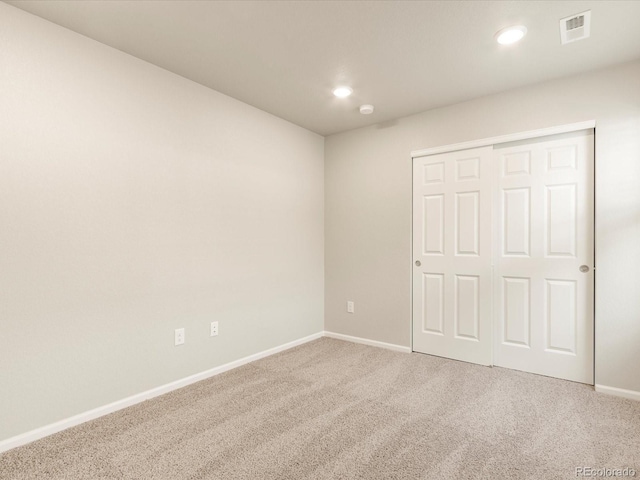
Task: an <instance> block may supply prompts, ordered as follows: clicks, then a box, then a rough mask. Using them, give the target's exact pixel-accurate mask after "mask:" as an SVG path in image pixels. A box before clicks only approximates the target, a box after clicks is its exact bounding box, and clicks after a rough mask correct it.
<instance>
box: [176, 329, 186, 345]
mask: <svg viewBox="0 0 640 480" xmlns="http://www.w3.org/2000/svg"><path fill="white" fill-rule="evenodd" d="M184 337H185V335H184V328H176V331H175V338H174V344H175V346H178V345H183V344H184Z"/></svg>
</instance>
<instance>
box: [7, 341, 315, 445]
mask: <svg viewBox="0 0 640 480" xmlns="http://www.w3.org/2000/svg"><path fill="white" fill-rule="evenodd" d="M322 336H324V332H318V333H314V334H313V335H309V336H308V337H304V338H300V339H298V340H294V341H293V342H289V343H285V344H284V345H279V346H277V347H273V348H270V349H268V350H264V351H262V352H258V353H255V354H253V355H249V356H248V357H244V358H241V359H239V360H235V361H233V362H229V363H225V364H224V365H220V366H219V367H215V368H211V369H209V370H206V371H204V372H200V373H196V374H195V375H191V376H189V377H185V378H182V379H180V380H176V381H175V382H171V383H167V384H165V385H161V386H159V387H156V388H152V389H151V390H147V391H146V392H142V393H138V394H136V395H132V396H130V397H127V398H123V399H122V400H117V401H115V402H113V403H110V404H108V405H103V406H102V407H98V408H94V409H93V410H89V411H88V412H84V413H80V414H78V415H74V416H73V417H69V418H65V419H64V420H60V421H58V422H55V423H51V424H49V425H45V426H44V427H40V428H36V429H35V430H31V431H29V432H26V433H23V434H21V435H17V436H15V437H11V438H8V439H6V440H3V441H1V442H0V453H2V452H6V451H7V450H11V449H13V448H16V447H19V446H21V445H25V444H27V443H31V442H33V441H35V440H39V439H41V438H44V437H48V436H49V435H53V434H54V433H58V432H60V431H62V430H66V429H67V428H71V427H75V426H76V425H80V424H81V423H84V422H88V421H90V420H94V419H96V418H99V417H102V416H104V415H108V414H109V413H113V412H116V411H118V410H122V409H123V408H127V407H130V406H131V405H135V404H137V403H141V402H144V401H145V400H149V399H150V398H154V397H157V396H159V395H163V394H165V393H168V392H171V391H172V390H177V389H178V388H182V387H186V386H187V385H190V384H192V383H196V382H199V381H201V380H205V379H207V378H210V377H213V376H215V375H219V374H221V373H224V372H227V371H229V370H232V369H234V368H237V367H240V366H242V365H246V364H247V363H251V362H255V361H256V360H260V359H261V358H265V357H268V356H270V355H274V354H276V353H279V352H282V351H284V350H288V349H290V348H293V347H297V346H298V345H302V344H303V343H307V342H311V341H312V340H316V339H318V338H321V337H322Z"/></svg>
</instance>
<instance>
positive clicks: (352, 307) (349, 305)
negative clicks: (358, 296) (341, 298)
mask: <svg viewBox="0 0 640 480" xmlns="http://www.w3.org/2000/svg"><path fill="white" fill-rule="evenodd" d="M355 311H356V306H355V304H354V303H353V302H351V301H349V302H347V313H355Z"/></svg>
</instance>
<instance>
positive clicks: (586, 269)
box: [580, 265, 589, 273]
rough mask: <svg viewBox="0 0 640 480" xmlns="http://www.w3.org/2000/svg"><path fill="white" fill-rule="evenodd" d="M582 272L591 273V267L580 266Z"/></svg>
mask: <svg viewBox="0 0 640 480" xmlns="http://www.w3.org/2000/svg"><path fill="white" fill-rule="evenodd" d="M580 271H581V272H582V273H587V272H588V271H589V267H588V266H586V265H580Z"/></svg>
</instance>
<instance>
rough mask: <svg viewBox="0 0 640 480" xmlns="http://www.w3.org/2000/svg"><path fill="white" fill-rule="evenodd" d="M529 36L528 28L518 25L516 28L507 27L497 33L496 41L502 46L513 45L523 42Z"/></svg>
mask: <svg viewBox="0 0 640 480" xmlns="http://www.w3.org/2000/svg"><path fill="white" fill-rule="evenodd" d="M526 34H527V27H525V26H524V25H516V26H515V27H507V28H503V29H502V30H500V31H499V32H498V33H496V41H497V42H498V43H499V44H500V45H511V44H512V43H516V42H517V41H519V40H522V37H524V36H525V35H526Z"/></svg>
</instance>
